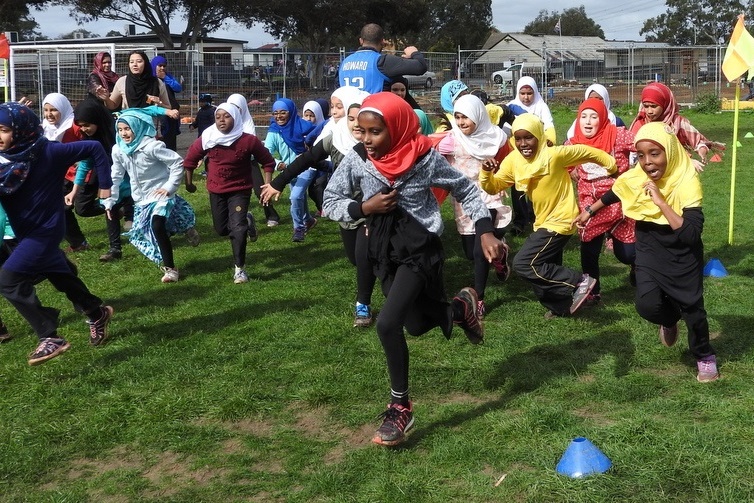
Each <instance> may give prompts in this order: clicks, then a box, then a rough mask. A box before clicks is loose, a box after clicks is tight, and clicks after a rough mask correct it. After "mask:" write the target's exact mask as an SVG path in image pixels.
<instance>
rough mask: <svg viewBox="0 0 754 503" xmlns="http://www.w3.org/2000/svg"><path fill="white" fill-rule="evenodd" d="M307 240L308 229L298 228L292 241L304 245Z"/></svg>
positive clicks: (294, 231)
mask: <svg viewBox="0 0 754 503" xmlns="http://www.w3.org/2000/svg"><path fill="white" fill-rule="evenodd" d="M305 238H306V227H297V228H296V229H294V230H293V238H292V239H291V241H293V242H294V243H303V242H304V239H305Z"/></svg>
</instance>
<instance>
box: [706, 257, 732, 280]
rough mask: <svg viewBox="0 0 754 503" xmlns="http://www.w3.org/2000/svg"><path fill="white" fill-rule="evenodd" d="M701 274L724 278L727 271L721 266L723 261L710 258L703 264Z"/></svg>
mask: <svg viewBox="0 0 754 503" xmlns="http://www.w3.org/2000/svg"><path fill="white" fill-rule="evenodd" d="M703 274H704V275H705V276H712V277H713V278H724V277H725V276H727V275H728V271H726V270H725V267H723V263H722V262H720V260H718V259H716V258H712V259H710V260H709V262H707V265H705V266H704V271H703Z"/></svg>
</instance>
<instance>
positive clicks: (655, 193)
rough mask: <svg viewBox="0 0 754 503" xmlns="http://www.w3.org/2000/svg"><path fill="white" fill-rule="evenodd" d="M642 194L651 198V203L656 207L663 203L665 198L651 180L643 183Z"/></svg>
mask: <svg viewBox="0 0 754 503" xmlns="http://www.w3.org/2000/svg"><path fill="white" fill-rule="evenodd" d="M644 193H645V194H647V195H648V196H649V197H651V198H652V202H653V203H655V204H656V205H657V206H660V205H661V204H663V203H665V198H664V197H663V196H662V193H661V192H660V189H658V188H657V185H655V182H653V181H652V180H649V181H647V182H645V183H644Z"/></svg>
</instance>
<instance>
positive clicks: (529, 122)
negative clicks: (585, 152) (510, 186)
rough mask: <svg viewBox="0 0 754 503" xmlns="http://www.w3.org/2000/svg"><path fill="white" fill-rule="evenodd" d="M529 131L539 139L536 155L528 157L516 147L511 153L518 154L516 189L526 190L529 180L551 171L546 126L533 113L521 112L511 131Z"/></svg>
mask: <svg viewBox="0 0 754 503" xmlns="http://www.w3.org/2000/svg"><path fill="white" fill-rule="evenodd" d="M522 130H524V131H528V132H530V133H531V134H532V135H534V137H535V138H537V139H538V140H539V145H538V147H537V151H536V152H535V153H534V157H532V158H530V159H527V158H525V157H524V156H523V155H521V152H519V151H518V149H514V150H513V152H511V153H510V154H509V155H513V156H516V157H517V159H516V163H515V178H516V189H517V190H520V191H521V192H525V191H526V189H527V188H528V187H529V181H530V180H532V179H535V178H541V177H543V176H545V175H548V174H549V173H550V154H549V152H548V151H547V149H548V147H547V138H546V137H545V128H544V124H542V121H541V120H540V119H539V117H537V116H536V115H534V114H532V113H526V114H521V115H519V116H518V117H516V119H515V120H514V121H513V124H512V125H511V132H512V133H513V134H515V133H516V131H522Z"/></svg>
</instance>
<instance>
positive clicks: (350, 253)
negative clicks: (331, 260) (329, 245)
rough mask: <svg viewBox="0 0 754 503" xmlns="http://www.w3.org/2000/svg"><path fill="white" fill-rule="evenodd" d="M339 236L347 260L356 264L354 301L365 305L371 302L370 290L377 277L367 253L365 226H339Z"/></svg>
mask: <svg viewBox="0 0 754 503" xmlns="http://www.w3.org/2000/svg"><path fill="white" fill-rule="evenodd" d="M340 238H341V239H342V240H343V248H344V249H345V251H346V257H348V261H349V262H351V263H352V264H353V265H354V266H356V301H357V302H359V303H361V304H366V305H367V306H368V305H370V304H371V303H372V291H373V290H374V284H375V282H376V281H377V278H376V277H375V275H374V271H373V269H372V264H371V263H370V262H369V256H368V253H367V234H366V226H365V225H363V224H362V225H359V227H357V228H356V229H344V228H343V227H341V228H340Z"/></svg>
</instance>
